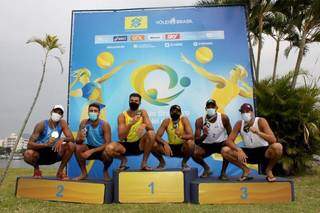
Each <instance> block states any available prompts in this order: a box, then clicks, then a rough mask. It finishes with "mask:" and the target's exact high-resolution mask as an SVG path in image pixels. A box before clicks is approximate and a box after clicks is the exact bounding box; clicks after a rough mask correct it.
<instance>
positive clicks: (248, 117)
mask: <svg viewBox="0 0 320 213" xmlns="http://www.w3.org/2000/svg"><path fill="white" fill-rule="evenodd" d="M241 118H242V120H244V121H245V122H249V121H250V120H251V113H250V112H247V113H241Z"/></svg>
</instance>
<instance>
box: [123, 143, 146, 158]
mask: <svg viewBox="0 0 320 213" xmlns="http://www.w3.org/2000/svg"><path fill="white" fill-rule="evenodd" d="M118 143H119V144H121V145H122V146H124V148H125V149H126V152H125V153H124V155H140V154H142V153H143V151H142V150H140V140H138V141H135V142H118Z"/></svg>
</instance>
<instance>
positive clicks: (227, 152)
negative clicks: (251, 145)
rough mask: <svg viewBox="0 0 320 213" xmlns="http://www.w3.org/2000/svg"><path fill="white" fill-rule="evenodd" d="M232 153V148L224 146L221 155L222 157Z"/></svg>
mask: <svg viewBox="0 0 320 213" xmlns="http://www.w3.org/2000/svg"><path fill="white" fill-rule="evenodd" d="M230 151H231V149H230V147H227V146H224V147H222V149H221V155H222V156H225V155H227V154H229V153H230Z"/></svg>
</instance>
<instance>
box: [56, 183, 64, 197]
mask: <svg viewBox="0 0 320 213" xmlns="http://www.w3.org/2000/svg"><path fill="white" fill-rule="evenodd" d="M57 190H58V191H57V193H56V196H57V197H63V191H64V186H63V185H58V186H57Z"/></svg>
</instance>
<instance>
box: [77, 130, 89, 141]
mask: <svg viewBox="0 0 320 213" xmlns="http://www.w3.org/2000/svg"><path fill="white" fill-rule="evenodd" d="M86 137H87V129H86V128H83V129H81V130H80V133H79V139H80V140H81V141H83V140H85V139H86Z"/></svg>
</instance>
